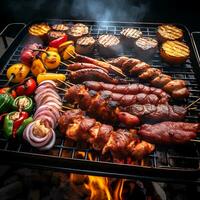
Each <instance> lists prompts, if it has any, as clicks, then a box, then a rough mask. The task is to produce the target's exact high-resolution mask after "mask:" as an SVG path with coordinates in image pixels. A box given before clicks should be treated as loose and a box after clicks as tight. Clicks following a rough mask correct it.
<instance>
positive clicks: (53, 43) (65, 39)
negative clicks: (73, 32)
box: [49, 34, 67, 48]
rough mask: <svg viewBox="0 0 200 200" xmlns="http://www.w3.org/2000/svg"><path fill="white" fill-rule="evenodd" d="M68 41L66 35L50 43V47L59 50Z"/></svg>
mask: <svg viewBox="0 0 200 200" xmlns="http://www.w3.org/2000/svg"><path fill="white" fill-rule="evenodd" d="M66 41H67V35H66V34H64V35H63V36H61V37H59V38H57V39H54V40H52V41H51V42H50V43H49V46H51V47H54V48H58V47H59V46H60V45H61V44H62V43H64V42H66Z"/></svg>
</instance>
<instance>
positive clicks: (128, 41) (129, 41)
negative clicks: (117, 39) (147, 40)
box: [120, 28, 142, 48]
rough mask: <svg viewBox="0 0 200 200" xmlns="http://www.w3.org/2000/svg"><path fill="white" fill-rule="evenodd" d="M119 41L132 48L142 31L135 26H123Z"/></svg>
mask: <svg viewBox="0 0 200 200" xmlns="http://www.w3.org/2000/svg"><path fill="white" fill-rule="evenodd" d="M120 36H121V42H122V43H123V44H124V45H125V46H126V47H128V48H133V47H134V45H135V41H136V40H137V39H138V38H140V37H142V32H141V31H140V30H138V29H135V28H125V29H123V30H122V31H121V32H120Z"/></svg>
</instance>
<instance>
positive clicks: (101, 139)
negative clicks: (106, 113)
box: [88, 122, 113, 151]
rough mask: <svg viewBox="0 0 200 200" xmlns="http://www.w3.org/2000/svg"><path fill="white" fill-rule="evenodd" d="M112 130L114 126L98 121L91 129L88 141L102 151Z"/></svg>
mask: <svg viewBox="0 0 200 200" xmlns="http://www.w3.org/2000/svg"><path fill="white" fill-rule="evenodd" d="M112 131H113V127H112V126H110V125H107V124H101V123H99V122H96V124H95V125H94V126H93V127H92V128H91V129H90V130H89V139H88V141H89V143H90V144H91V145H92V147H93V148H94V149H95V150H97V151H100V150H102V149H103V148H104V146H105V145H106V143H107V142H108V140H109V138H110V135H111V133H112Z"/></svg>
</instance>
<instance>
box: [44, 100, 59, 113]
mask: <svg viewBox="0 0 200 200" xmlns="http://www.w3.org/2000/svg"><path fill="white" fill-rule="evenodd" d="M47 105H49V106H52V107H55V108H56V109H58V111H59V110H61V108H62V105H58V104H57V103H55V102H52V101H49V102H46V103H45V106H47ZM59 114H60V112H59Z"/></svg>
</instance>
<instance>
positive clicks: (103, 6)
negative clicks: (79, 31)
mask: <svg viewBox="0 0 200 200" xmlns="http://www.w3.org/2000/svg"><path fill="white" fill-rule="evenodd" d="M133 2H134V0H133V1H132V4H133ZM137 2H138V1H137ZM139 2H141V1H139ZM142 2H143V1H142ZM148 7H149V4H148V3H147V2H146V3H145V2H143V3H135V4H134V5H130V6H129V1H128V0H108V1H106V2H105V1H96V0H94V1H91V0H85V1H80V0H74V1H73V4H72V8H71V15H72V16H74V17H76V18H84V19H87V18H88V19H92V20H95V21H114V20H121V21H123V20H127V19H129V18H130V20H131V21H141V20H142V19H143V18H144V16H145V13H146V12H147V10H148Z"/></svg>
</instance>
